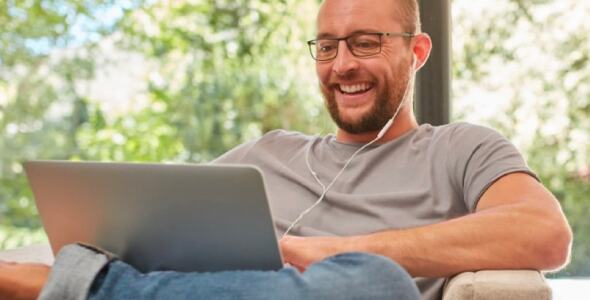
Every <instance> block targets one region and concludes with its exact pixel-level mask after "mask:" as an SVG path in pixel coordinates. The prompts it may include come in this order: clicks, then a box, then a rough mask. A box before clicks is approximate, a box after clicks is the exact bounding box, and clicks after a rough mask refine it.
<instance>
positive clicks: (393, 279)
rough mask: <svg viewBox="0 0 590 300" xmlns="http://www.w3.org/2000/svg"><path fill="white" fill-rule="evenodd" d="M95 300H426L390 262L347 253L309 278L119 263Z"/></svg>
mask: <svg viewBox="0 0 590 300" xmlns="http://www.w3.org/2000/svg"><path fill="white" fill-rule="evenodd" d="M89 298H90V299H286V300H288V299H398V300H406V299H412V300H416V299H420V294H419V292H418V288H417V287H416V285H415V284H414V281H413V280H412V279H411V278H410V276H409V275H408V273H407V272H406V271H405V270H404V269H403V268H401V267H400V266H399V265H398V264H396V263H394V262H393V261H391V260H390V259H388V258H385V257H382V256H378V255H372V254H364V253H345V254H340V255H336V256H333V257H330V258H327V259H325V260H323V261H321V262H318V263H316V264H313V265H311V266H310V267H309V268H308V269H307V270H306V271H305V272H304V273H300V272H299V271H298V270H297V269H295V268H292V267H286V268H283V269H281V270H279V271H225V272H215V273H179V272H171V271H165V272H151V273H147V274H142V273H139V272H138V271H137V270H135V269H133V268H132V267H131V266H129V265H128V264H126V263H124V262H121V261H118V260H116V261H113V262H111V263H110V264H109V265H108V266H107V267H105V268H104V269H103V270H102V271H101V273H100V274H99V276H98V277H97V278H96V280H94V283H93V284H92V287H91V289H90V293H89Z"/></svg>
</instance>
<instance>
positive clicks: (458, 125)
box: [433, 122, 503, 142]
mask: <svg viewBox="0 0 590 300" xmlns="http://www.w3.org/2000/svg"><path fill="white" fill-rule="evenodd" d="M433 135H435V136H438V137H441V138H445V139H449V140H452V141H457V142H460V141H478V140H485V139H487V138H490V137H493V138H498V137H502V138H503V136H502V134H500V133H499V132H498V131H497V130H495V129H492V128H490V127H487V126H483V125H477V124H473V123H467V122H455V123H450V124H446V125H440V126H434V127H433Z"/></svg>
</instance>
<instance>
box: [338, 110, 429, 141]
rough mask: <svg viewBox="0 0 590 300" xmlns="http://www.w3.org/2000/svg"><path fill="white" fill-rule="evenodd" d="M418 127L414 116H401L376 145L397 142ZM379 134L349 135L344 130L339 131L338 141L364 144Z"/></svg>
mask: <svg viewBox="0 0 590 300" xmlns="http://www.w3.org/2000/svg"><path fill="white" fill-rule="evenodd" d="M417 127H418V122H417V121H416V118H415V117H414V115H413V114H400V115H399V117H398V118H396V120H395V122H393V124H392V125H391V127H390V128H389V130H387V132H386V133H385V134H384V135H383V137H382V138H381V139H380V140H379V141H377V142H376V144H385V143H387V142H389V141H392V140H395V139H397V138H398V137H400V136H402V135H404V134H405V133H407V132H409V131H410V130H412V129H415V128H417ZM377 134H379V131H374V132H363V133H349V132H346V131H344V130H342V129H338V131H337V133H336V140H337V141H339V142H343V143H355V144H362V143H368V142H370V141H372V140H374V139H375V138H376V137H377Z"/></svg>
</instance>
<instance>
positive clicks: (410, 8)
mask: <svg viewBox="0 0 590 300" xmlns="http://www.w3.org/2000/svg"><path fill="white" fill-rule="evenodd" d="M395 1H396V2H397V3H398V4H399V5H398V8H397V11H396V13H397V14H398V15H399V16H400V18H401V22H402V29H403V30H404V31H405V32H410V33H420V32H422V23H421V22H420V6H419V5H418V0H395Z"/></svg>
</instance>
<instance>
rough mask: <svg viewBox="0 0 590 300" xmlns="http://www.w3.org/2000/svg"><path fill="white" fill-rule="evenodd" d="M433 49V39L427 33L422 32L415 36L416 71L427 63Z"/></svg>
mask: <svg viewBox="0 0 590 300" xmlns="http://www.w3.org/2000/svg"><path fill="white" fill-rule="evenodd" d="M431 50H432V40H431V39H430V36H429V35H428V34H427V33H420V34H418V35H416V36H415V37H414V43H413V52H414V56H415V58H416V71H418V70H420V69H421V68H422V67H423V66H424V65H425V64H426V61H428V57H430V51H431Z"/></svg>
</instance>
